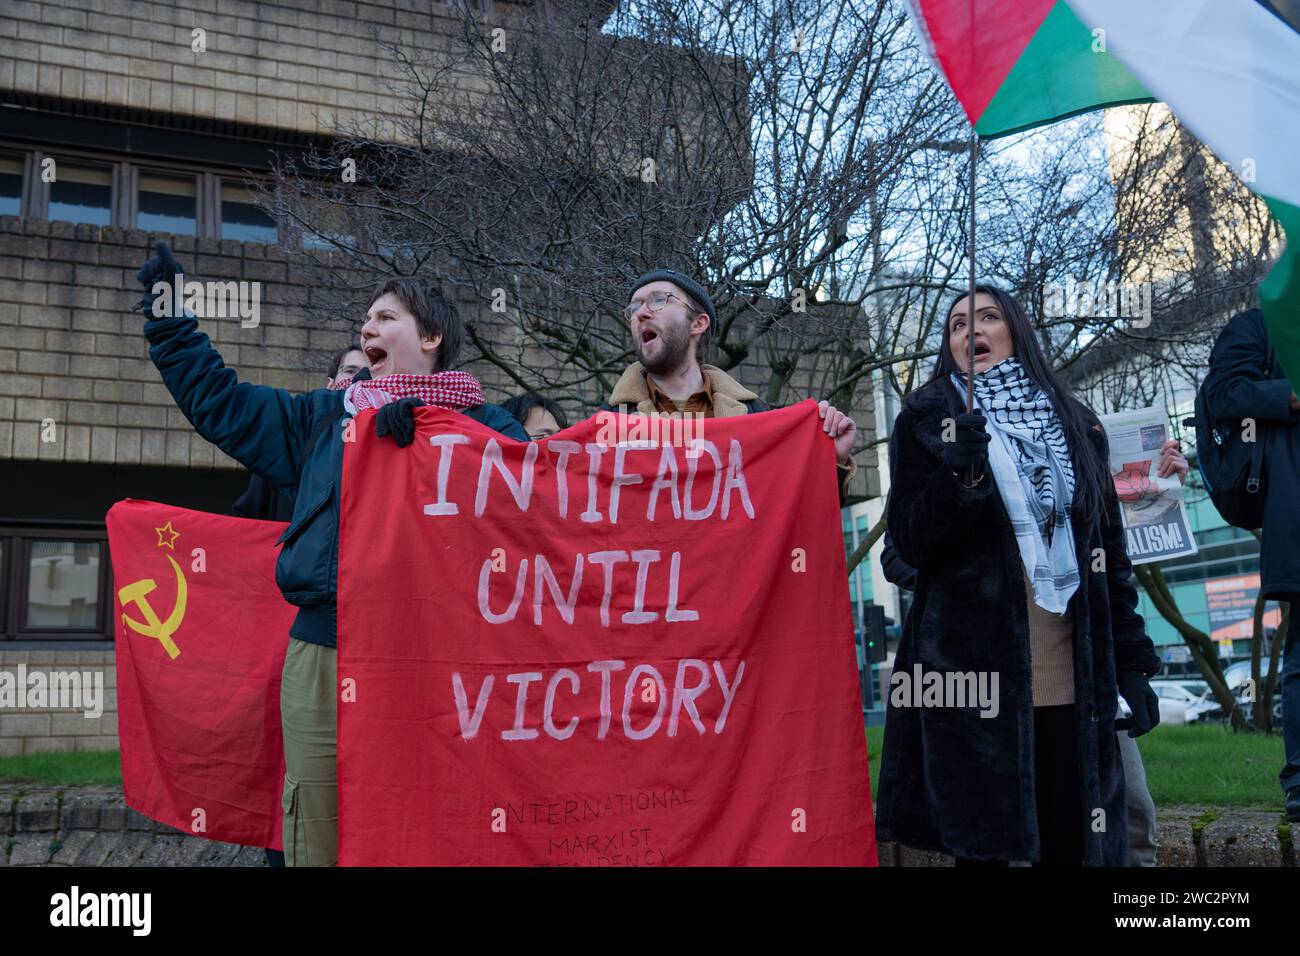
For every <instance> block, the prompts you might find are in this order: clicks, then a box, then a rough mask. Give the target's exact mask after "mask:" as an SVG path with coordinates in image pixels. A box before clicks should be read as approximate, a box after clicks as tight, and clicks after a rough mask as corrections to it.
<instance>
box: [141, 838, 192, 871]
mask: <svg viewBox="0 0 1300 956" xmlns="http://www.w3.org/2000/svg"><path fill="white" fill-rule="evenodd" d="M183 840H184V837H182V836H181V835H180V834H176V835H175V836H164V835H162V834H159V835H158V836H156V837H155V838H154V841H153V845H152V846H150V847H149V849H147V850H145V851H144V855H143V856H142V857H140V859H139V860H138V861H137V862H136V864H135V865H136V866H176V865H177V863H176V859H177V857H179V856H180V850H181V842H182V841H183Z"/></svg>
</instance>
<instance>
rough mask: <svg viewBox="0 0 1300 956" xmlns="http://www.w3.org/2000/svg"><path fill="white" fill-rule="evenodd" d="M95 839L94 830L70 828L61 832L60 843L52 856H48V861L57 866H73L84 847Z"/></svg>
mask: <svg viewBox="0 0 1300 956" xmlns="http://www.w3.org/2000/svg"><path fill="white" fill-rule="evenodd" d="M94 839H95V831H94V830H70V831H68V832H67V833H64V834H63V837H62V839H61V840H59V843H60V844H61V845H60V846H59V848H58V849H57V850H55V851H54V856H53V857H51V858H50V863H52V864H54V865H57V866H73V865H75V864H76V862H77V858H78V857H79V856H81V854H82V853H83V852H84V851H85V849H86V847H88V846H90V844H91V843H92V842H93V841H94Z"/></svg>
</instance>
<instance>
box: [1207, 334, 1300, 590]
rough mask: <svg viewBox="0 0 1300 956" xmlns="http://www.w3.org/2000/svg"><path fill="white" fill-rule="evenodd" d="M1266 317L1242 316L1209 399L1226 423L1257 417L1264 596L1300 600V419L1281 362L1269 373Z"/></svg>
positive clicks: (1219, 345) (1215, 365)
mask: <svg viewBox="0 0 1300 956" xmlns="http://www.w3.org/2000/svg"><path fill="white" fill-rule="evenodd" d="M1269 355H1270V349H1269V342H1268V329H1267V327H1266V326H1265V325H1264V313H1262V312H1260V311H1259V309H1251V310H1250V311H1248V312H1241V313H1239V314H1237V315H1234V316H1233V317H1232V318H1231V319H1230V320H1229V321H1228V324H1227V325H1225V326H1224V327H1223V331H1222V332H1220V333H1219V338H1218V340H1217V341H1216V342H1215V343H1214V351H1213V352H1211V353H1210V370H1209V372H1208V373H1207V374H1206V376H1205V397H1206V399H1207V400H1208V403H1209V406H1210V408H1212V409H1213V410H1214V414H1215V415H1216V416H1220V420H1221V421H1222V420H1233V421H1236V422H1238V423H1240V421H1241V419H1243V418H1253V419H1254V420H1255V425H1256V429H1257V435H1258V436H1259V437H1260V439H1261V440H1262V441H1263V442H1264V469H1265V475H1266V476H1267V486H1266V488H1265V498H1264V528H1263V536H1262V537H1263V540H1262V543H1261V546H1260V556H1259V580H1260V594H1261V595H1262V596H1263V597H1265V598H1268V599H1273V600H1278V601H1295V600H1297V599H1300V415H1297V413H1296V412H1294V411H1292V410H1291V392H1292V387H1291V383H1290V382H1289V381H1288V380H1287V378H1286V373H1285V372H1284V371H1283V369H1282V366H1281V364H1280V363H1279V362H1277V361H1274V362H1273V369H1272V372H1271V373H1270V371H1269Z"/></svg>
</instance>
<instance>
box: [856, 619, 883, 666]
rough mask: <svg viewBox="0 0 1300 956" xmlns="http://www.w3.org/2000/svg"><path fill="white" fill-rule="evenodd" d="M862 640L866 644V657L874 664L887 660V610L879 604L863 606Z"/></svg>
mask: <svg viewBox="0 0 1300 956" xmlns="http://www.w3.org/2000/svg"><path fill="white" fill-rule="evenodd" d="M862 640H863V641H865V642H866V657H867V660H868V661H870V662H871V663H873V664H880V663H883V662H884V660H885V650H886V648H885V609H884V608H883V607H881V606H880V605H879V604H864V605H863V606H862Z"/></svg>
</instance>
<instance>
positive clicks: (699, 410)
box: [645, 373, 713, 418]
mask: <svg viewBox="0 0 1300 956" xmlns="http://www.w3.org/2000/svg"><path fill="white" fill-rule="evenodd" d="M645 384H646V389H647V391H649V393H650V401H651V402H653V403H654V407H655V411H657V412H663V413H665V414H668V415H671V414H674V413H676V412H687V413H689V414H692V415H703V416H704V417H705V418H712V417H713V382H712V381H711V380H710V379H709V376H708V373H705V374H704V388H703V389H701V390H700V391H698V392H696V393H695V394H694V395H692V396H691V397H690V398H687V399H683V400H678V399H673V398H669V397H668V396H667V395H665V394H664V393H663V392H662V391H660V390H659V386H657V385H655V383H654V379H652V378H651V377H650V376H649V374H647V375H646V377H645Z"/></svg>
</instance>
